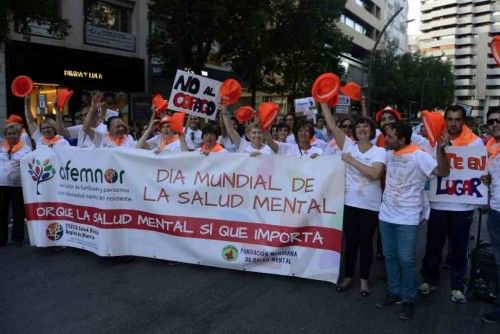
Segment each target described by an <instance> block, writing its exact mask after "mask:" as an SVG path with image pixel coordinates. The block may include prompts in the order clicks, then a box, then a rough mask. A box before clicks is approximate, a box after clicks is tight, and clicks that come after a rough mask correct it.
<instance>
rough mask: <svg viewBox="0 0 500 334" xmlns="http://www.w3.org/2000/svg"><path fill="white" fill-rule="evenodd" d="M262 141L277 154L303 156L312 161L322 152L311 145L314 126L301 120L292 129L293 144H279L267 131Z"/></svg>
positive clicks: (314, 132)
mask: <svg viewBox="0 0 500 334" xmlns="http://www.w3.org/2000/svg"><path fill="white" fill-rule="evenodd" d="M263 134H264V139H265V141H266V143H267V145H269V147H270V148H271V149H272V150H273V151H274V153H277V154H283V155H292V156H298V157H300V156H304V157H309V158H311V159H314V158H316V157H318V156H320V155H321V154H323V150H322V149H321V148H319V147H317V146H313V145H311V141H312V139H313V137H314V135H315V134H316V131H315V130H314V125H313V123H312V122H311V121H308V120H303V121H301V122H299V123H298V124H297V127H296V128H295V129H294V133H293V135H294V137H295V140H294V143H281V142H277V141H275V140H274V139H273V138H272V137H271V134H270V133H269V131H265V132H264V133H263Z"/></svg>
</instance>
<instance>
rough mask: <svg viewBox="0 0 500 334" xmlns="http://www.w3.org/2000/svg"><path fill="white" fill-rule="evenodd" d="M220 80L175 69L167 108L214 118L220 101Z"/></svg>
mask: <svg viewBox="0 0 500 334" xmlns="http://www.w3.org/2000/svg"><path fill="white" fill-rule="evenodd" d="M221 85H222V82H220V81H217V80H213V79H209V78H207V77H204V76H202V75H196V74H193V73H189V72H185V71H181V70H177V73H176V75H175V80H174V85H173V86H172V92H171V93H170V99H169V104H168V108H169V109H171V110H175V111H181V112H185V113H186V114H189V115H193V116H197V117H201V118H206V119H210V120H212V121H213V120H214V119H215V116H217V108H218V106H219V102H220V92H219V89H220V86H221Z"/></svg>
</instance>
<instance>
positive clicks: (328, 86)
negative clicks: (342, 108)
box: [311, 73, 340, 103]
mask: <svg viewBox="0 0 500 334" xmlns="http://www.w3.org/2000/svg"><path fill="white" fill-rule="evenodd" d="M339 89H340V78H339V77H338V76H337V75H335V74H333V73H324V74H322V75H320V76H319V77H318V78H316V80H315V81H314V84H313V86H312V89H311V94H312V96H313V97H314V99H315V100H316V101H317V102H319V103H328V102H329V101H331V100H332V99H333V98H334V97H335V95H338V93H339Z"/></svg>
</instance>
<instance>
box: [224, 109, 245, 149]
mask: <svg viewBox="0 0 500 334" xmlns="http://www.w3.org/2000/svg"><path fill="white" fill-rule="evenodd" d="M226 108H227V107H226ZM222 114H223V113H222V112H221V113H220V115H219V117H220V129H221V136H220V138H219V143H221V144H222V146H224V148H225V149H226V151H228V152H237V151H238V146H236V145H235V143H234V142H233V140H232V139H231V136H230V135H229V131H228V130H227V129H229V128H231V129H234V131H236V132H237V133H238V136H239V137H241V133H242V128H241V127H240V125H239V124H238V120H237V119H236V117H234V116H233V117H231V118H230V119H229V123H230V125H231V126H226V125H225V123H224V119H223V118H222Z"/></svg>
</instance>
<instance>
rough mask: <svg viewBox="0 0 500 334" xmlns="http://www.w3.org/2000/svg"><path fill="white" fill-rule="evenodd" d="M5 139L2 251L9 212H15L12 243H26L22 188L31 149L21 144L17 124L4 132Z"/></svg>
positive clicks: (0, 189) (0, 173) (0, 180)
mask: <svg viewBox="0 0 500 334" xmlns="http://www.w3.org/2000/svg"><path fill="white" fill-rule="evenodd" d="M3 133H4V136H5V139H4V140H3V143H2V149H1V150H0V247H2V246H4V245H5V244H6V243H7V239H8V233H9V228H8V224H9V209H12V214H13V216H14V217H13V218H14V220H13V224H12V241H14V242H15V243H16V244H17V245H18V246H21V245H22V243H23V240H24V216H25V213H24V212H25V211H24V200H23V189H22V187H21V167H20V161H21V158H22V157H24V156H25V155H26V154H28V153H30V152H31V147H29V146H28V145H26V144H25V143H24V142H23V141H22V140H21V133H22V127H21V126H20V125H19V124H17V123H10V124H7V125H6V126H5V128H4V131H3Z"/></svg>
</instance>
